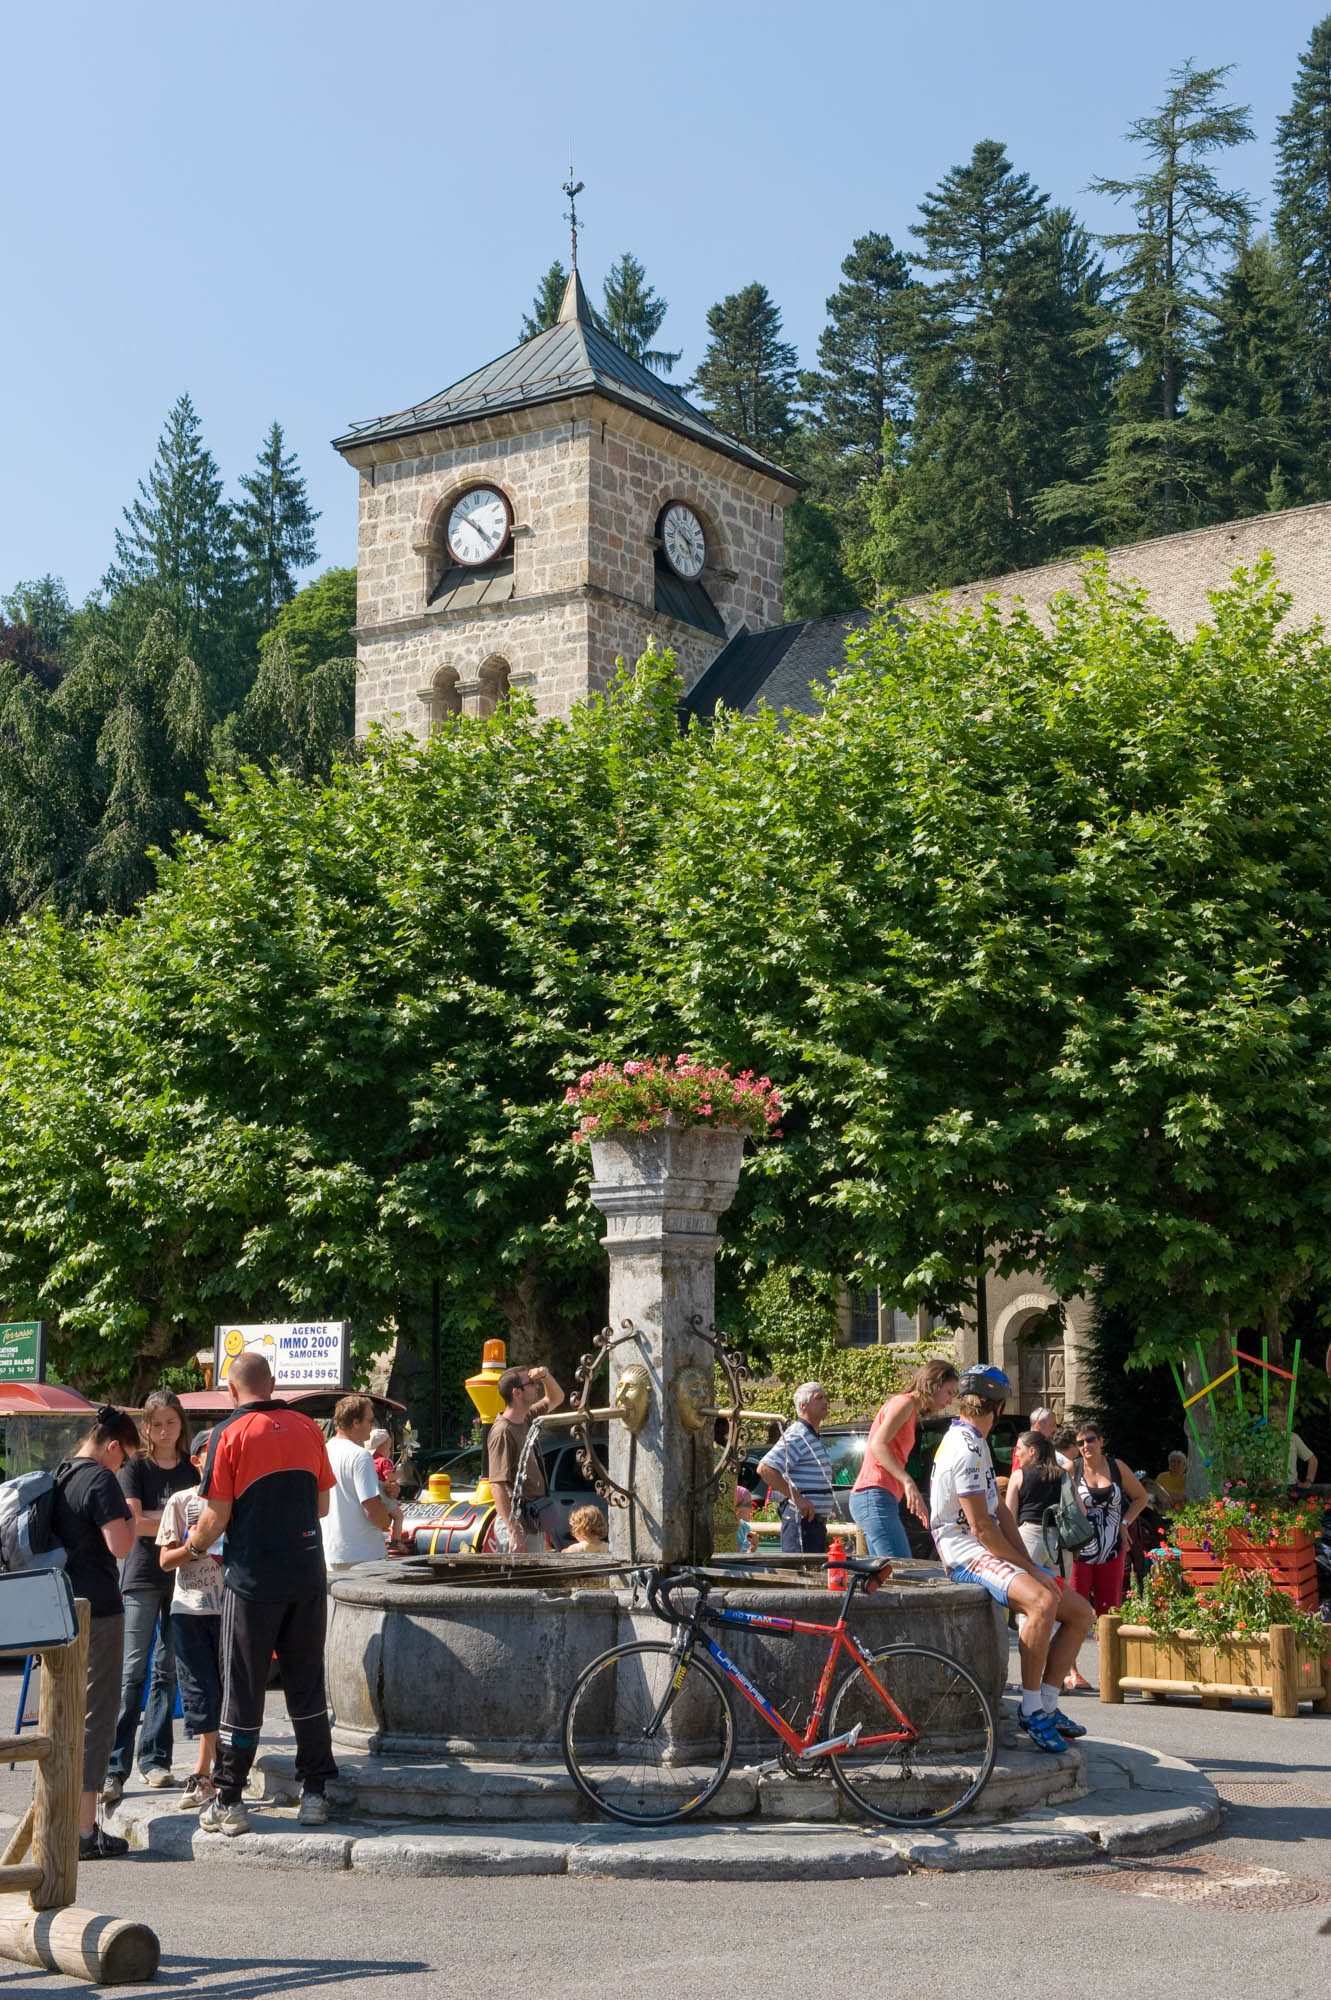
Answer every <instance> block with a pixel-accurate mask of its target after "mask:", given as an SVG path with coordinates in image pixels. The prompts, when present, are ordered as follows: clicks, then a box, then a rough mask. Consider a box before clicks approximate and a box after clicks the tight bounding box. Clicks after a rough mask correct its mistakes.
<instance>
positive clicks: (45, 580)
mask: <svg viewBox="0 0 1331 2000" xmlns="http://www.w3.org/2000/svg"><path fill="white" fill-rule="evenodd" d="M0 612H3V614H4V616H5V617H6V618H8V619H10V620H11V621H12V622H13V623H14V624H15V625H27V626H30V627H31V629H32V630H33V632H34V633H35V634H36V636H37V644H38V646H39V648H40V650H41V652H42V654H43V655H44V656H45V658H47V659H48V660H54V661H57V662H58V661H59V660H60V658H61V654H62V653H63V651H64V649H65V647H66V646H67V645H68V644H69V639H70V631H71V627H72V626H73V623H74V607H73V605H72V604H71V603H70V601H69V592H68V590H67V589H66V588H65V583H64V579H63V577H59V576H51V575H50V574H49V573H48V574H47V575H46V576H39V577H34V578H33V580H32V581H31V582H30V583H16V584H15V585H14V588H13V589H12V590H11V591H10V592H9V593H8V595H7V596H5V597H0Z"/></svg>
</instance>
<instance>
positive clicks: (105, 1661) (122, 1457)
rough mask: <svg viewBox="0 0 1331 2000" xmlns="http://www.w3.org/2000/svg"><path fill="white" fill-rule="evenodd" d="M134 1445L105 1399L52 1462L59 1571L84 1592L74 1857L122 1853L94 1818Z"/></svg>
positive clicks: (125, 1846) (120, 1610) (117, 1639)
mask: <svg viewBox="0 0 1331 2000" xmlns="http://www.w3.org/2000/svg"><path fill="white" fill-rule="evenodd" d="M138 1448H139V1433H138V1431H137V1429H136V1428H135V1424H134V1419H133V1417H131V1416H129V1415H128V1414H127V1413H126V1412H125V1411H124V1410H117V1409H116V1408H114V1406H113V1405H111V1404H109V1403H107V1404H103V1406H102V1408H101V1409H100V1410H98V1412H97V1415H96V1417H95V1418H94V1419H93V1423H92V1427H91V1428H90V1430H89V1431H88V1432H87V1434H86V1436H85V1437H84V1438H83V1439H82V1441H81V1442H80V1444H79V1447H78V1450H77V1451H76V1452H75V1453H74V1456H73V1458H67V1459H65V1460H64V1461H63V1463H62V1464H60V1465H58V1466H57V1467H56V1472H55V1495H54V1498H53V1501H52V1506H51V1532H52V1534H53V1535H54V1536H55V1539H56V1541H58V1542H61V1543H63V1544H64V1547H65V1549H66V1550H67V1552H68V1553H67V1555H66V1558H65V1575H66V1576H67V1577H68V1578H69V1581H70V1584H71V1585H72V1587H73V1591H74V1595H75V1597H86V1598H87V1600H88V1609H89V1611H90V1613H91V1623H90V1625H89V1627H88V1707H87V1714H86V1716H85V1718H84V1724H83V1789H82V1793H81V1795H80V1798H79V1860H80V1861H103V1860H109V1859H110V1858H111V1857H112V1856H114V1855H119V1854H128V1852H129V1842H128V1841H127V1840H121V1839H120V1837H119V1836H118V1835H117V1834H113V1833H107V1831H106V1830H105V1828H104V1827H100V1826H98V1824H97V1794H98V1793H99V1792H100V1791H101V1789H102V1780H103V1778H104V1777H105V1775H106V1760H107V1758H108V1757H109V1756H110V1754H111V1743H112V1739H113V1738H114V1736H115V1732H116V1710H117V1709H118V1707H119V1705H120V1668H121V1659H122V1655H123V1652H124V1642H125V1606H124V1600H123V1599H122V1597H121V1595H120V1575H119V1571H118V1569H117V1564H119V1563H120V1562H123V1560H124V1558H125V1557H126V1556H127V1555H128V1554H129V1552H130V1549H131V1548H132V1547H133V1545H134V1524H133V1522H132V1520H131V1518H130V1511H129V1507H128V1505H127V1503H126V1500H125V1496H124V1494H123V1493H122V1492H121V1490H120V1481H119V1478H118V1476H117V1475H118V1474H119V1472H120V1471H121V1468H122V1467H123V1466H125V1465H127V1464H128V1463H129V1462H130V1460H131V1459H132V1458H133V1457H134V1455H135V1454H136V1452H137V1451H138Z"/></svg>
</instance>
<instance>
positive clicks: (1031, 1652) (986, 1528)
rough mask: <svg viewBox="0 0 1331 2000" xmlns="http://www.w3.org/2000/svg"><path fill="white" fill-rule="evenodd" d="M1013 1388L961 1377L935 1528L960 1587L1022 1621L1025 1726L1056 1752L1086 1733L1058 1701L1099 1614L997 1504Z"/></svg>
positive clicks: (984, 1374)
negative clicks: (1000, 1431) (992, 1445)
mask: <svg viewBox="0 0 1331 2000" xmlns="http://www.w3.org/2000/svg"><path fill="white" fill-rule="evenodd" d="M1010 1387H1011V1385H1010V1383H1009V1382H1008V1378H1007V1376H1006V1375H1005V1374H1004V1373H1003V1371H1002V1369H1001V1368H972V1369H969V1370H968V1371H967V1372H966V1374H965V1375H963V1376H962V1378H961V1399H960V1401H959V1402H958V1404H957V1410H958V1415H957V1416H956V1417H954V1419H953V1421H952V1428H951V1429H950V1430H949V1431H948V1432H947V1433H946V1435H945V1437H944V1439H943V1442H942V1443H941V1444H940V1445H939V1447H938V1454H937V1456H936V1458H935V1459H934V1469H933V1478H932V1480H931V1482H930V1486H929V1526H930V1529H931V1530H932V1532H933V1538H934V1542H935V1544H936V1546H937V1549H938V1554H939V1557H940V1559H941V1561H942V1563H943V1566H944V1568H945V1569H946V1570H947V1573H948V1575H949V1576H950V1577H951V1579H952V1581H953V1582H954V1583H978V1584H979V1585H980V1586H981V1588H982V1589H984V1590H987V1591H988V1593H989V1595H990V1596H991V1597H993V1598H996V1599H997V1601H998V1602H999V1603H1000V1604H1003V1605H1008V1604H1010V1605H1011V1606H1012V1608H1013V1609H1014V1610H1015V1611H1019V1612H1020V1613H1021V1614H1022V1623H1021V1634H1020V1649H1021V1709H1020V1713H1019V1715H1018V1717H1017V1720H1018V1722H1019V1723H1020V1724H1021V1727H1022V1729H1023V1730H1024V1731H1025V1732H1026V1734H1027V1735H1028V1736H1029V1737H1030V1739H1031V1741H1032V1743H1034V1744H1035V1745H1036V1747H1037V1748H1038V1749H1040V1750H1047V1751H1049V1752H1051V1753H1053V1752H1057V1751H1059V1750H1061V1749H1062V1748H1063V1744H1064V1741H1065V1739H1071V1738H1072V1737H1074V1736H1084V1735H1085V1734H1086V1731H1085V1730H1084V1729H1083V1727H1082V1725H1081V1724H1080V1723H1079V1722H1074V1721H1073V1720H1072V1718H1071V1717H1070V1716H1067V1715H1064V1713H1063V1711H1062V1709H1061V1708H1060V1707H1059V1705H1058V1697H1059V1693H1060V1690H1061V1689H1062V1685H1063V1676H1064V1675H1065V1674H1066V1673H1067V1672H1068V1671H1069V1669H1070V1668H1072V1667H1073V1666H1075V1665H1076V1661H1077V1654H1078V1652H1079V1651H1080V1649H1081V1644H1082V1641H1083V1640H1084V1639H1085V1637H1086V1635H1087V1633H1088V1632H1089V1631H1090V1629H1091V1626H1092V1624H1093V1623H1094V1619H1095V1614H1094V1612H1093V1611H1092V1610H1091V1607H1090V1605H1089V1604H1088V1603H1087V1602H1086V1599H1085V1598H1084V1597H1079V1596H1078V1595H1077V1593H1076V1591H1074V1590H1069V1589H1068V1588H1067V1587H1066V1585H1065V1584H1064V1582H1063V1580H1062V1578H1061V1577H1057V1576H1054V1575H1052V1574H1051V1572H1050V1571H1049V1570H1047V1569H1042V1568H1041V1567H1040V1565H1039V1564H1038V1563H1035V1562H1032V1560H1031V1558H1030V1556H1029V1555H1027V1553H1026V1547H1025V1544H1024V1543H1023V1541H1022V1539H1021V1536H1020V1535H1019V1534H1018V1533H1017V1527H1016V1523H1015V1522H1014V1521H1013V1519H1012V1516H1011V1514H1010V1513H1009V1512H1008V1509H1007V1507H1006V1506H1005V1505H1004V1503H1003V1502H1002V1501H1001V1500H1000V1499H999V1497H998V1482H997V1480H996V1479H995V1478H994V1463H993V1460H992V1458H991V1457H990V1455H989V1443H988V1439H989V1433H990V1431H991V1430H992V1429H993V1427H994V1422H995V1419H996V1418H997V1417H998V1416H1000V1415H1001V1413H1002V1409H1003V1405H1004V1403H1005V1402H1006V1401H1007V1397H1008V1391H1009V1389H1010Z"/></svg>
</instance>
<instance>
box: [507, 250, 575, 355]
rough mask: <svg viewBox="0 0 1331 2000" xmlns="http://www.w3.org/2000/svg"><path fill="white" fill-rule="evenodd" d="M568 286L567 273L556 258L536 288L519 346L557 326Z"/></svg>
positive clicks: (519, 336)
mask: <svg viewBox="0 0 1331 2000" xmlns="http://www.w3.org/2000/svg"><path fill="white" fill-rule="evenodd" d="M567 284H568V272H567V271H566V270H565V269H564V266H563V265H562V264H561V263H560V261H559V259H558V257H556V258H555V261H554V263H553V264H552V265H551V266H550V268H549V270H548V271H547V272H546V274H545V276H544V277H543V278H542V279H541V282H540V284H539V285H538V286H537V287H536V297H535V298H534V299H533V300H532V302H531V311H530V312H529V313H528V314H527V316H526V318H525V319H524V320H523V322H522V332H521V333H520V334H519V335H518V342H519V345H521V344H522V343H523V342H525V341H528V340H535V338H536V336H537V334H538V333H545V332H547V331H548V330H549V328H550V327H552V326H555V325H557V324H558V321H559V308H560V307H561V306H562V305H563V303H564V290H565V287H566V286H567Z"/></svg>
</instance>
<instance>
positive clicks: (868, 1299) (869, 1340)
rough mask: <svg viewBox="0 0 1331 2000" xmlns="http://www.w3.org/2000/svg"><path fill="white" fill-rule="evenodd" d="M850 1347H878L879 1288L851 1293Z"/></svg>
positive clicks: (848, 1344)
mask: <svg viewBox="0 0 1331 2000" xmlns="http://www.w3.org/2000/svg"><path fill="white" fill-rule="evenodd" d="M846 1345H847V1346H848V1347H877V1345H878V1288H877V1286H876V1285H875V1286H873V1287H872V1288H871V1289H870V1290H869V1291H867V1292H852V1293H851V1295H850V1339H849V1340H848V1341H847V1343H846Z"/></svg>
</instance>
